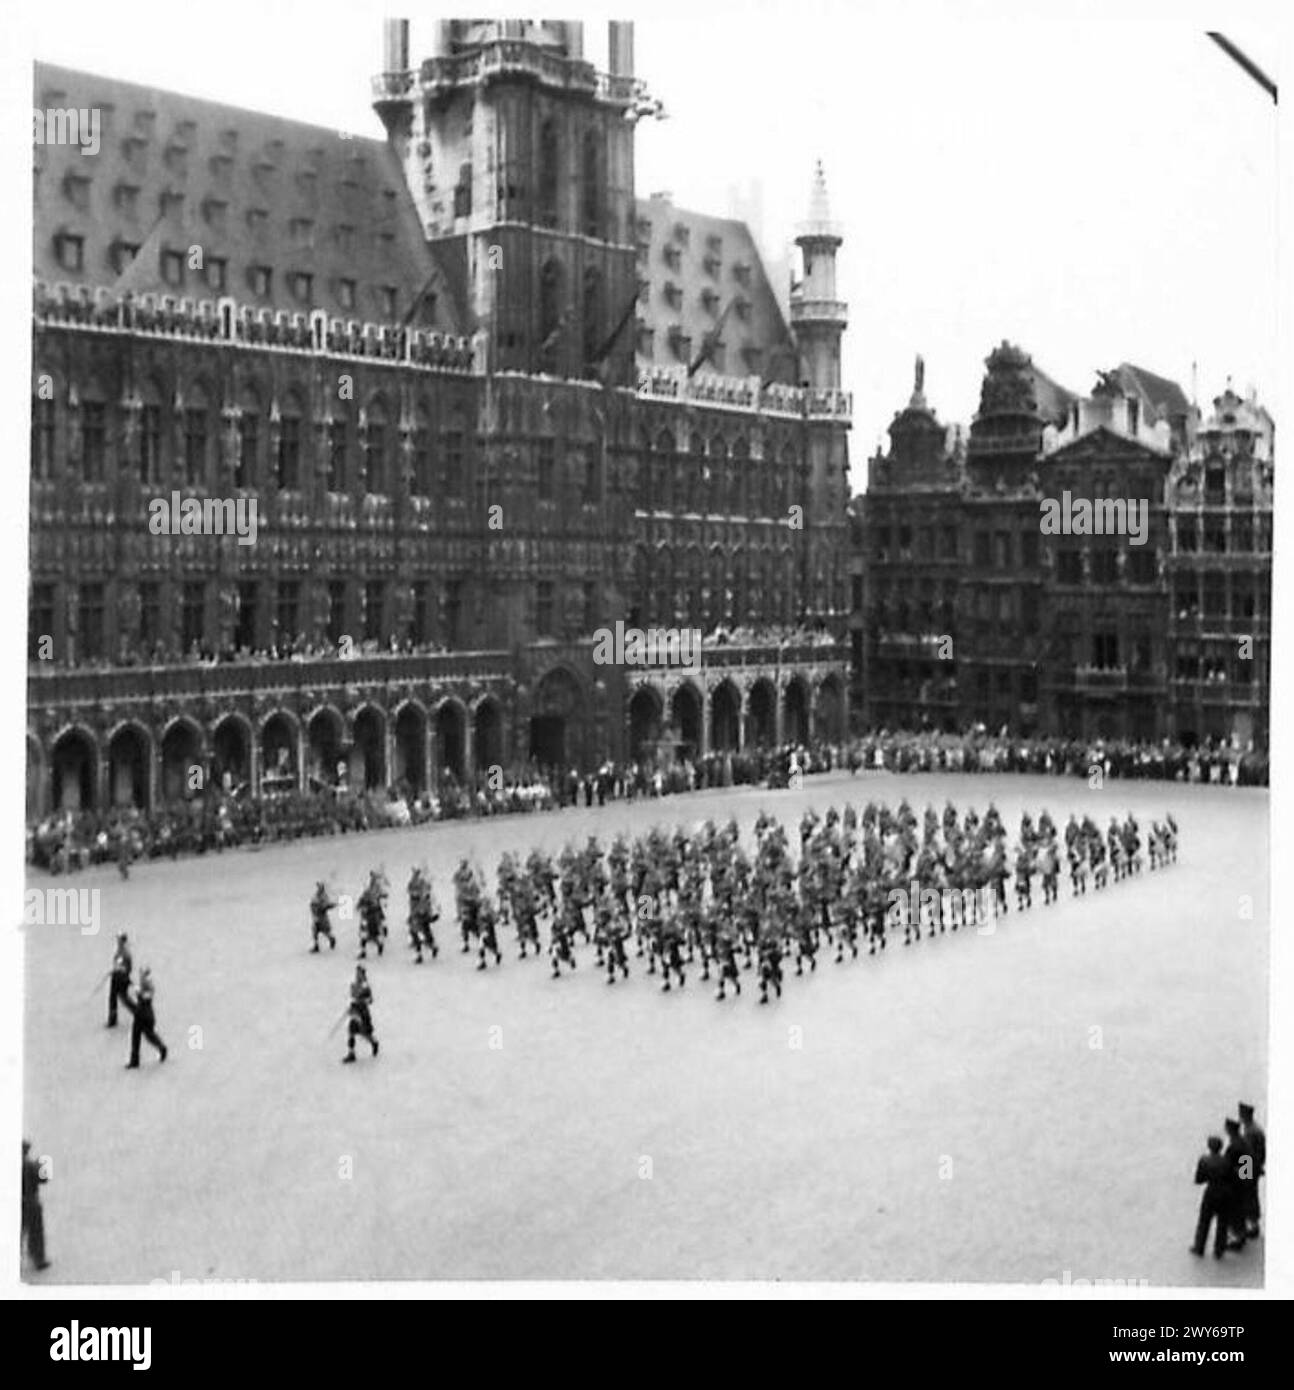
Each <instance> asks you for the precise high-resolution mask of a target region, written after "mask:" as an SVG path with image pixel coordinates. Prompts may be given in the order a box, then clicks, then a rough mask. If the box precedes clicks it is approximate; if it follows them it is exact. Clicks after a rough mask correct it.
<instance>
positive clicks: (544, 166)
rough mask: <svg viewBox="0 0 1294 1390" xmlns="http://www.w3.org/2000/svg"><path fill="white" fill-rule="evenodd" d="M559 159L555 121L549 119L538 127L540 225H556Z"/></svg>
mask: <svg viewBox="0 0 1294 1390" xmlns="http://www.w3.org/2000/svg"><path fill="white" fill-rule="evenodd" d="M559 159H560V153H559V150H558V145H557V123H556V122H555V121H553V120H551V119H550V120H547V121H545V122H544V123H543V125H542V126H540V128H539V189H538V200H539V207H538V213H539V216H538V222H539V225H540V226H541V227H555V226H556V225H557V190H558V188H559V187H560V182H561V181H560V176H559Z"/></svg>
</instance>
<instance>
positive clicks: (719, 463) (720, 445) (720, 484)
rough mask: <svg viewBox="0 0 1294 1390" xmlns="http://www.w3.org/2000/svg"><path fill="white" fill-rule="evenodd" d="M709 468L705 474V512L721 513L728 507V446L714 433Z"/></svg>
mask: <svg viewBox="0 0 1294 1390" xmlns="http://www.w3.org/2000/svg"><path fill="white" fill-rule="evenodd" d="M709 461H710V468H709V472H708V476H707V486H706V503H705V509H706V511H707V512H718V513H722V512H724V511H726V510H727V507H728V487H729V481H730V479H729V474H728V446H727V445H726V444H725V443H724V442H723V440H722V439H720V438H719V437H718V435H716V436H715V437H714V438H713V439H712V440H711V441H710V460H709Z"/></svg>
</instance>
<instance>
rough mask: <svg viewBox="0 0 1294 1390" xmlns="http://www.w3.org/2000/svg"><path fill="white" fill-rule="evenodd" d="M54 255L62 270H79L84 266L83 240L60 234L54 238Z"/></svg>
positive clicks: (79, 237)
mask: <svg viewBox="0 0 1294 1390" xmlns="http://www.w3.org/2000/svg"><path fill="white" fill-rule="evenodd" d="M54 255H55V257H56V258H57V260H58V263H59V265H60V266H61V267H62V269H64V270H80V269H81V268H82V267H83V266H84V265H85V238H84V237H83V236H76V235H75V234H74V233H72V232H60V233H59V234H58V236H56V237H55V238H54Z"/></svg>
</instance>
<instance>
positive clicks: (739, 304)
mask: <svg viewBox="0 0 1294 1390" xmlns="http://www.w3.org/2000/svg"><path fill="white" fill-rule="evenodd" d="M732 307H733V308H734V309H735V310H736V313H737V317H738V318H739V319H741V321H742V322H743V323H744V322H746V321H747V320H748V319H749V318H750V300H749V299H738V300H737V301H736V303H735V304H733V306H732Z"/></svg>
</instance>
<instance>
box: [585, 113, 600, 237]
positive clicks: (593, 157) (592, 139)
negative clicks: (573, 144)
mask: <svg viewBox="0 0 1294 1390" xmlns="http://www.w3.org/2000/svg"><path fill="white" fill-rule="evenodd" d="M598 145H599V140H598V132H597V131H596V130H586V131H585V132H584V159H583V171H582V173H583V215H582V217H581V219H580V220H581V223H582V227H583V231H584V235H585V236H594V237H601V236H603V235H604V224H605V219H604V212H605V202H606V200H605V198H604V196H603V192H602V159H601V152H600V150H599V148H598Z"/></svg>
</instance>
